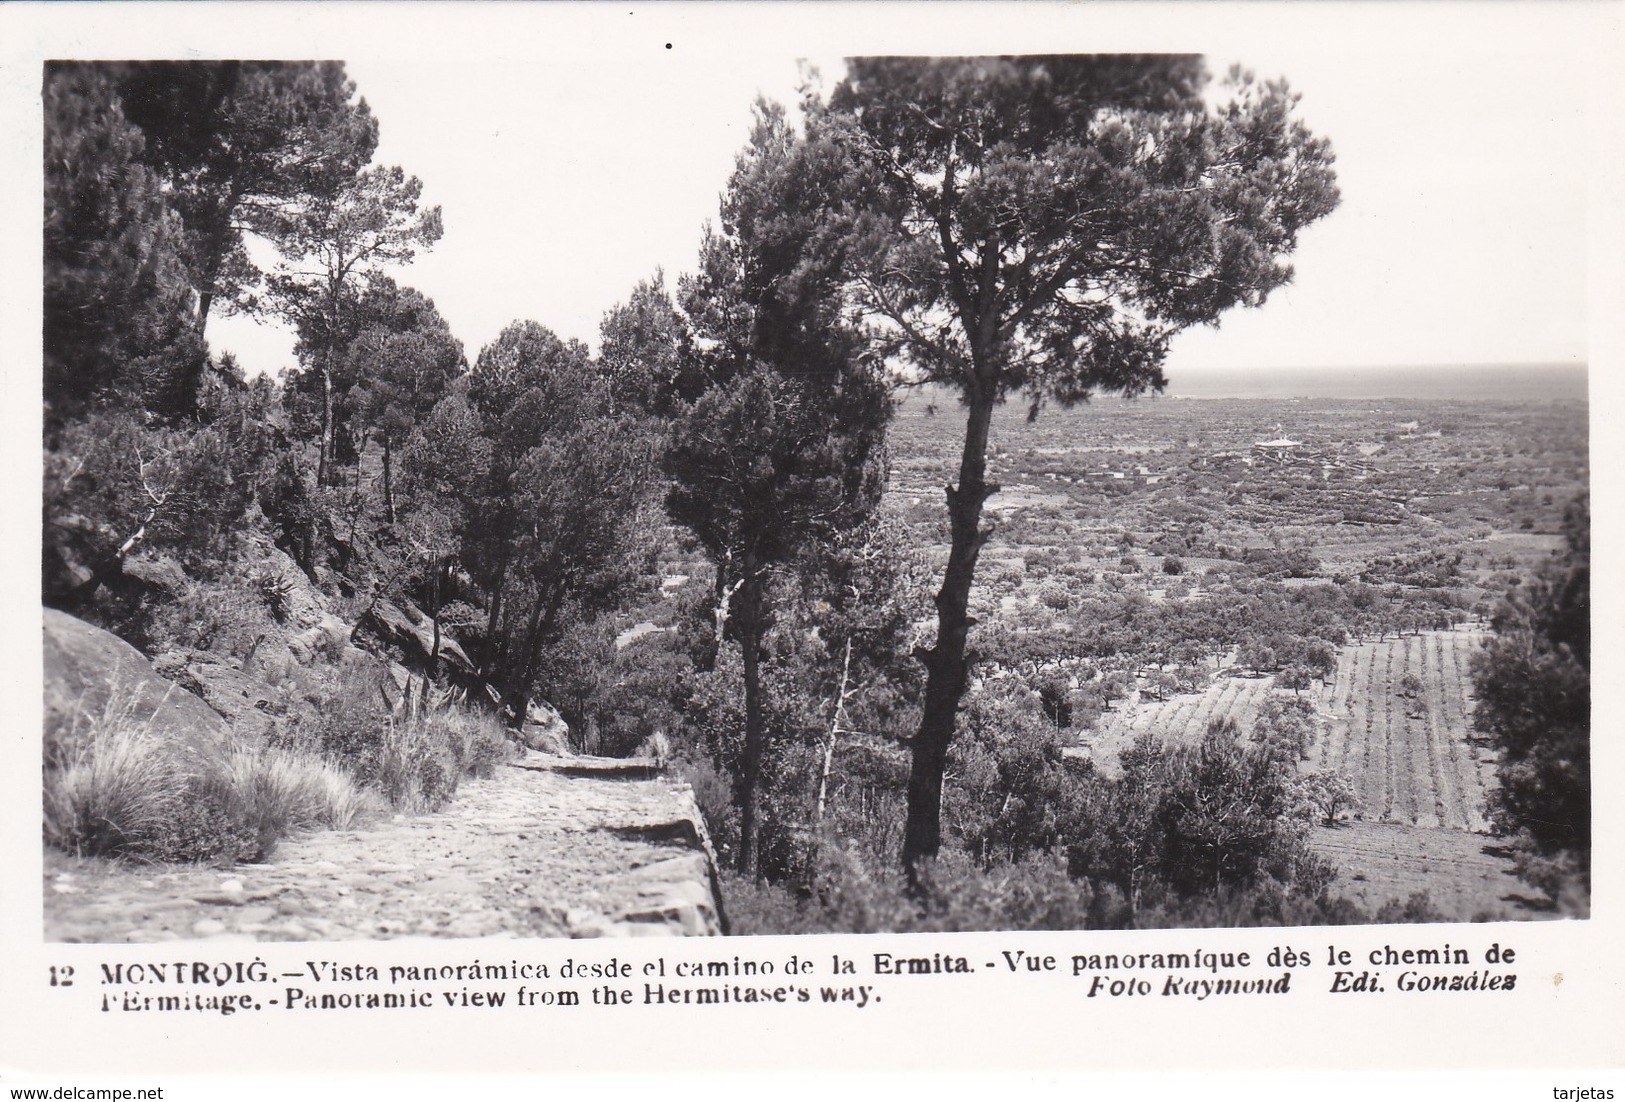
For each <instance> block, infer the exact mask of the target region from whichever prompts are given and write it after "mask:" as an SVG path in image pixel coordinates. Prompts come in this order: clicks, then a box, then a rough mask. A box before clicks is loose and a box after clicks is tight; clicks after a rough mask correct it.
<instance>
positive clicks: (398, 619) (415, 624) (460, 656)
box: [367, 598, 477, 675]
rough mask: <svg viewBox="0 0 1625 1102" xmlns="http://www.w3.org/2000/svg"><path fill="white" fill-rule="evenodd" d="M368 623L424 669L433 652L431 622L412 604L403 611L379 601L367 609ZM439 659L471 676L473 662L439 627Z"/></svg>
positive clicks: (430, 618) (432, 625)
mask: <svg viewBox="0 0 1625 1102" xmlns="http://www.w3.org/2000/svg"><path fill="white" fill-rule="evenodd" d="M367 621H368V624H369V625H370V626H371V627H372V628H373V629H374V630H376V631H377V632H378V634H379V635H381V636H382V637H383V638H384V639H386V640H388V641H389V642H391V643H394V644H396V645H398V646H400V647H403V648H405V649H406V650H407V652H408V653H409V654H410V655H411V656H412V660H413V664H414V665H418V666H422V667H424V668H427V666H428V663H429V656H430V655H432V654H434V653H435V638H434V620H433V618H432V617H429V616H426V615H424V614H423V612H422V611H421V610H419V609H418V608H417V606H416V605H413V604H410V603H408V604H407V607H406V609H405V610H403V609H402V608H401V607H400V606H399V605H396V604H394V603H393V602H391V601H386V600H384V599H383V598H379V599H378V600H376V601H374V602H373V604H372V607H371V608H369V609H368V610H367ZM439 655H440V660H441V661H442V662H444V663H446V665H447V666H449V667H451V668H452V669H454V670H458V671H460V672H462V673H465V674H470V675H472V674H475V673H476V672H477V671H476V670H475V669H474V663H473V662H472V661H471V660H470V659H469V657H468V654H467V652H465V651H464V650H463V648H462V646H461V645H460V644H458V642H457V640H455V639H453V638H452V637H451V635H450V634H449V633H448V632H447V631H446V630H445V629H444V628H442V629H441V631H440V651H439Z"/></svg>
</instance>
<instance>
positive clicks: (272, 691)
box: [186, 662, 320, 743]
mask: <svg viewBox="0 0 1625 1102" xmlns="http://www.w3.org/2000/svg"><path fill="white" fill-rule="evenodd" d="M186 673H187V678H186V681H187V687H188V688H191V689H193V690H194V691H195V692H197V694H198V695H199V696H201V697H202V698H203V700H204V702H205V703H206V704H208V705H209V707H211V708H213V709H214V710H215V711H217V712H219V713H220V714H221V715H223V716H225V717H226V720H227V721H228V722H229V723H230V724H231V726H232V729H233V730H235V731H236V732H237V733H238V734H239V735H241V736H243V737H244V738H247V739H250V740H252V741H254V742H260V743H263V742H266V741H269V740H270V739H272V738H273V737H275V738H278V739H282V740H291V739H292V738H294V737H295V735H296V733H297V732H298V731H300V730H314V729H315V727H316V724H317V722H318V720H319V718H320V717H319V716H317V714H316V710H315V709H314V708H312V707H310V706H309V705H308V704H306V703H305V702H304V701H302V700H290V694H289V693H286V692H284V691H282V690H281V689H278V688H276V687H275V686H272V685H267V684H266V683H265V682H263V681H261V680H259V679H258V678H256V677H253V676H251V675H249V674H246V673H243V672H242V671H241V670H235V669H232V668H231V667H230V666H227V665H224V664H223V663H219V662H196V663H193V664H191V665H189V666H187V667H186Z"/></svg>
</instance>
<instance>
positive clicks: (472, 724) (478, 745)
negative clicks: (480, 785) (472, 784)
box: [431, 709, 512, 777]
mask: <svg viewBox="0 0 1625 1102" xmlns="http://www.w3.org/2000/svg"><path fill="white" fill-rule="evenodd" d="M431 719H432V721H433V722H435V723H438V724H439V725H440V727H441V728H442V730H443V731H444V733H445V735H444V737H445V739H446V742H447V745H448V746H450V748H451V755H452V758H453V759H454V760H455V761H456V762H457V766H458V768H459V769H460V770H462V772H463V773H464V774H465V775H467V776H470V777H489V776H490V775H491V774H492V773H495V772H496V767H497V766H498V765H499V764H501V763H502V762H503V761H504V760H505V759H506V758H507V757H508V755H509V753H510V752H511V750H512V743H510V742H509V741H508V732H507V731H506V729H504V728H503V726H502V724H501V723H500V722H499V721H498V720H497V717H496V716H494V715H491V714H490V713H489V712H471V711H464V710H462V709H453V710H451V711H446V712H440V713H436V714H435V715H434V716H433V717H431Z"/></svg>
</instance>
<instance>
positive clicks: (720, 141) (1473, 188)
mask: <svg viewBox="0 0 1625 1102" xmlns="http://www.w3.org/2000/svg"><path fill="white" fill-rule="evenodd" d="M714 60H715V59H714V58H709V57H703V56H702V57H701V58H699V59H698V60H697V61H696V60H693V59H690V58H688V57H687V56H686V55H685V52H684V50H683V43H682V42H681V41H679V42H677V43H674V49H672V50H670V51H668V50H666V49H664V47H663V44H653V43H651V44H649V48H646V49H644V50H643V51H640V52H628V51H624V50H620V51H615V52H605V53H603V54H599V53H595V52H594V51H592V50H590V49H589V50H582V51H579V52H577V53H574V54H572V55H567V56H563V57H555V58H552V59H550V60H549V61H547V62H546V63H542V64H538V63H535V62H533V61H531V60H526V59H520V58H513V57H502V56H495V57H491V58H487V59H482V60H480V61H478V62H447V63H444V64H439V65H435V66H431V67H427V68H426V67H424V66H422V65H420V64H415V63H398V62H397V63H392V62H389V61H385V60H376V59H371V58H358V59H354V60H352V61H351V62H350V65H349V70H350V73H351V75H352V76H353V78H354V79H355V80H356V82H357V84H358V86H359V87H360V90H361V92H362V94H363V95H364V96H365V97H366V98H367V100H368V102H369V103H370V104H371V105H372V107H373V110H374V111H375V113H376V114H377V116H378V119H379V121H380V127H381V132H382V140H381V141H380V144H379V148H378V155H377V156H378V160H380V161H382V162H386V163H397V164H401V165H403V166H404V167H405V168H406V169H407V171H409V172H411V173H413V174H416V175H418V176H419V177H421V178H422V179H423V181H424V183H425V194H426V196H427V197H428V198H429V200H430V201H433V202H438V203H440V204H441V205H442V207H443V208H444V215H445V227H446V234H445V238H444V239H443V240H442V241H441V243H440V244H439V245H438V246H437V247H436V248H435V249H434V250H433V251H432V252H431V253H429V254H426V255H424V256H422V257H420V259H419V260H418V261H417V262H416V263H415V264H414V265H412V266H411V267H410V268H407V269H402V270H400V271H398V272H397V273H396V276H397V278H398V279H399V280H401V281H402V282H405V283H409V284H411V285H413V286H416V287H418V288H420V289H421V290H423V291H424V292H426V293H427V294H429V295H430V296H431V297H433V298H434V300H435V301H436V303H437V304H438V305H439V306H440V308H441V310H442V312H443V313H444V314H445V316H446V317H447V319H448V320H449V321H450V323H451V325H452V328H453V330H454V331H455V332H456V334H457V335H458V336H459V337H460V338H461V339H462V340H463V341H464V343H465V345H466V346H467V349H468V353H469V356H470V358H471V359H472V358H473V356H474V355H475V354H476V353H477V352H478V350H479V348H480V347H481V346H482V345H484V344H485V343H486V342H488V341H490V340H491V339H492V338H494V337H495V336H496V334H497V333H498V332H499V331H500V329H501V328H502V326H503V325H505V324H507V323H508V322H509V321H512V320H514V319H516V318H533V319H535V320H537V321H539V322H541V323H542V324H544V325H547V326H549V327H550V328H552V329H554V330H555V331H557V332H558V333H560V334H561V335H564V336H567V337H578V338H581V339H583V340H586V341H588V342H589V343H595V342H596V337H597V328H598V323H599V320H600V319H601V317H602V315H603V313H604V311H605V310H606V309H608V308H609V307H610V306H612V305H613V304H615V303H616V302H619V301H622V300H624V299H625V297H626V296H627V294H628V292H629V291H630V290H631V288H632V286H633V284H634V283H635V282H636V281H637V280H639V279H641V278H644V277H647V276H648V275H650V274H651V273H652V272H653V271H654V270H655V268H656V267H663V268H664V269H665V271H666V273H667V277H668V282H675V277H676V275H677V274H678V273H680V272H683V271H686V270H688V269H690V268H691V267H692V265H693V262H694V256H695V249H696V246H697V244H698V241H699V234H700V228H701V225H702V223H703V222H704V221H705V220H706V219H707V218H708V217H711V216H712V215H713V214H714V212H715V210H716V205H717V198H718V193H719V191H720V190H721V188H722V186H723V184H724V182H725V180H726V178H727V174H728V172H729V169H730V167H731V164H732V159H733V156H734V154H735V153H736V152H737V151H738V150H739V148H740V147H741V146H742V145H743V143H744V140H745V137H746V132H747V128H748V126H749V121H750V107H751V103H752V101H753V100H754V98H755V97H756V95H757V94H758V93H762V94H767V95H769V96H772V97H775V98H779V99H788V98H792V97H793V96H794V92H795V86H796V83H797V59H796V57H795V56H794V55H790V54H771V53H761V54H752V55H749V56H744V57H739V58H736V59H734V60H733V61H732V62H731V63H729V64H727V65H726V66H725V67H718V66H716V65H714V64H712V62H714ZM1211 60H1212V63H1213V67H1214V68H1215V70H1222V69H1223V68H1225V67H1227V65H1228V63H1229V61H1231V60H1236V61H1240V62H1242V63H1243V64H1245V65H1247V66H1249V67H1251V68H1253V69H1254V70H1255V71H1257V72H1259V73H1260V74H1261V75H1270V76H1276V75H1281V76H1285V77H1287V78H1288V79H1289V81H1290V82H1291V83H1292V85H1293V86H1294V87H1295V88H1296V89H1298V90H1299V91H1300V92H1301V93H1302V95H1303V102H1302V105H1301V114H1302V116H1303V117H1304V119H1305V120H1306V121H1307V122H1308V123H1309V124H1310V126H1311V127H1312V128H1313V129H1314V130H1315V131H1316V132H1317V133H1323V134H1325V135H1327V136H1329V137H1330V138H1331V139H1332V142H1333V145H1334V148H1335V150H1336V152H1337V156H1338V175H1339V182H1340V185H1341V187H1342V191H1343V196H1344V199H1343V204H1342V206H1341V207H1340V208H1339V209H1338V210H1337V211H1336V212H1335V213H1334V214H1333V215H1332V216H1331V217H1329V218H1328V219H1326V220H1325V221H1324V222H1323V223H1320V224H1318V225H1316V226H1314V227H1312V228H1311V229H1310V230H1309V231H1308V232H1307V233H1305V234H1304V235H1303V238H1302V241H1301V245H1300V248H1299V251H1298V253H1297V255H1296V257H1295V264H1296V267H1297V272H1298V275H1297V279H1296V281H1295V282H1294V283H1293V285H1291V286H1290V287H1288V288H1286V289H1285V290H1283V291H1280V292H1277V294H1276V295H1275V296H1274V297H1273V298H1272V300H1271V301H1270V302H1269V304H1268V305H1266V306H1265V307H1264V308H1263V309H1260V310H1248V311H1237V312H1234V313H1232V314H1230V315H1227V316H1226V318H1225V319H1224V321H1223V325H1222V327H1221V328H1220V329H1217V330H1214V329H1202V330H1196V331H1192V332H1190V333H1187V334H1183V335H1182V336H1181V337H1180V338H1179V339H1178V341H1177V343H1176V345H1175V349H1174V353H1173V356H1172V358H1171V362H1170V365H1169V367H1170V372H1171V373H1172V374H1176V375H1177V373H1178V372H1180V371H1187V370H1193V369H1200V368H1201V367H1203V366H1206V365H1220V366H1227V367H1245V366H1275V365H1279V366H1288V365H1311V366H1322V365H1327V366H1330V365H1367V364H1394V363H1398V364H1415V363H1435V362H1527V361H1537V362H1542V361H1566V362H1582V361H1583V360H1584V359H1585V357H1586V348H1585V316H1584V312H1585V295H1584V284H1585V251H1584V246H1585V237H1584V230H1585V215H1586V191H1585V185H1586V175H1585V172H1586V166H1587V158H1586V144H1585V143H1586V101H1585V96H1586V87H1585V82H1584V73H1583V71H1582V70H1581V68H1580V67H1578V66H1575V65H1574V64H1573V63H1572V58H1565V57H1563V56H1560V55H1555V54H1542V53H1540V52H1524V53H1490V52H1481V53H1473V52H1466V51H1464V52H1462V53H1460V54H1458V55H1457V56H1454V57H1449V58H1440V57H1439V56H1438V55H1437V54H1429V55H1425V56H1424V55H1406V54H1396V55H1391V56H1388V57H1380V58H1373V57H1372V56H1370V55H1367V54H1361V55H1351V54H1347V53H1342V54H1339V53H1336V52H1327V51H1324V50H1321V51H1316V50H1312V49H1295V50H1294V49H1280V48H1275V49H1271V48H1267V47H1266V48H1260V49H1258V50H1256V51H1250V52H1246V53H1240V54H1238V55H1237V56H1235V57H1233V58H1231V57H1217V56H1215V57H1213V58H1212V59H1211ZM839 66H840V61H839V55H836V56H835V57H833V58H827V59H824V61H823V63H822V66H821V68H822V70H823V72H824V74H825V77H826V84H828V83H833V80H834V78H835V77H836V76H838V74H839ZM700 73H703V74H704V79H697V76H698V75H699V74H700ZM211 325H212V326H213V328H212V330H211V335H212V337H213V339H214V343H215V345H216V346H217V347H220V348H232V349H234V350H236V351H237V352H238V353H239V355H240V357H241V358H242V359H243V360H244V361H245V362H246V363H247V364H248V365H250V366H253V367H258V368H263V369H275V368H276V367H278V366H280V365H281V364H283V363H286V362H288V361H289V360H290V358H291V355H290V351H289V350H290V348H291V341H290V339H289V337H288V336H287V334H286V333H284V332H280V331H276V330H272V329H270V328H268V327H257V326H255V325H254V324H253V323H252V322H247V321H230V322H225V323H220V322H218V321H216V322H213V323H211Z"/></svg>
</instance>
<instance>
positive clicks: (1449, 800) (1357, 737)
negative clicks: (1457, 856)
mask: <svg viewBox="0 0 1625 1102" xmlns="http://www.w3.org/2000/svg"><path fill="white" fill-rule="evenodd" d="M1483 638H1484V635H1483V633H1482V632H1479V631H1434V632H1423V633H1422V634H1420V635H1407V636H1404V637H1402V638H1399V639H1388V640H1384V641H1382V642H1374V643H1358V644H1355V645H1353V646H1349V647H1345V648H1343V650H1342V652H1341V653H1340V654H1339V655H1338V662H1337V678H1336V681H1335V682H1334V683H1333V685H1332V688H1331V691H1330V693H1329V699H1328V700H1327V701H1326V713H1327V718H1328V720H1329V723H1328V729H1327V732H1326V735H1325V737H1324V738H1322V739H1321V740H1319V745H1317V746H1314V747H1312V748H1311V750H1310V754H1311V761H1312V762H1313V764H1314V765H1315V766H1316V767H1317V768H1323V769H1332V770H1335V771H1336V772H1340V773H1345V774H1347V775H1348V777H1349V778H1350V779H1351V780H1352V781H1353V782H1354V786H1355V789H1356V791H1357V792H1358V793H1359V796H1360V802H1361V808H1360V817H1361V818H1362V819H1365V820H1367V821H1370V822H1383V823H1399V824H1404V825H1409V826H1418V827H1450V828H1454V829H1458V830H1469V831H1485V830H1487V829H1488V827H1489V823H1488V821H1487V820H1486V818H1485V815H1484V803H1485V798H1486V797H1487V795H1488V787H1489V785H1491V784H1492V783H1493V778H1494V762H1493V760H1492V759H1491V758H1490V757H1489V755H1488V752H1487V751H1484V750H1482V749H1480V748H1479V747H1478V746H1477V745H1475V744H1474V743H1473V742H1472V741H1471V740H1470V739H1469V737H1468V736H1469V734H1470V729H1469V726H1468V725H1469V720H1470V716H1471V708H1472V702H1471V691H1472V681H1471V677H1470V675H1469V672H1468V662H1469V659H1470V658H1471V656H1472V654H1473V652H1474V651H1475V650H1477V648H1478V646H1479V644H1480V642H1481V641H1482V640H1483ZM1407 677H1413V678H1415V679H1416V680H1417V681H1419V682H1420V683H1421V689H1420V691H1418V692H1416V693H1415V694H1414V695H1407V694H1406V693H1405V689H1404V681H1405V679H1406V678H1407Z"/></svg>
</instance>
